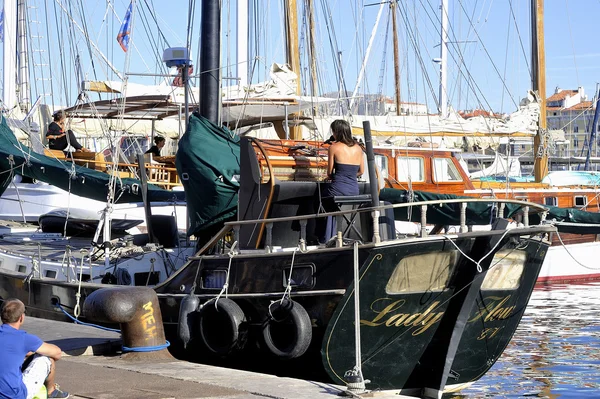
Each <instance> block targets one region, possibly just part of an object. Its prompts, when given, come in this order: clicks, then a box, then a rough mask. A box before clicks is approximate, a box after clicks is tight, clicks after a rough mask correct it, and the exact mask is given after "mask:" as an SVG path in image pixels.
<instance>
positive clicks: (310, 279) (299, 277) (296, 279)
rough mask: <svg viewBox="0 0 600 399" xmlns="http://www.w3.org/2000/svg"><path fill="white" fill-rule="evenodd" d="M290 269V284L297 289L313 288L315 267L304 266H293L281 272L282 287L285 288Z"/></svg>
mask: <svg viewBox="0 0 600 399" xmlns="http://www.w3.org/2000/svg"><path fill="white" fill-rule="evenodd" d="M290 269H291V270H292V279H291V281H290V284H291V286H292V287H297V288H313V287H314V286H315V278H314V275H315V272H314V271H315V265H314V264H312V263H310V264H304V265H294V267H293V268H292V267H288V268H286V269H284V270H283V287H287V284H288V278H289V277H290Z"/></svg>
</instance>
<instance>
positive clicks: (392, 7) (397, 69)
mask: <svg viewBox="0 0 600 399" xmlns="http://www.w3.org/2000/svg"><path fill="white" fill-rule="evenodd" d="M390 15H391V16H392V33H393V36H394V38H393V39H394V40H393V42H394V87H395V91H396V115H400V57H399V56H398V27H397V26H396V0H392V1H391V2H390Z"/></svg>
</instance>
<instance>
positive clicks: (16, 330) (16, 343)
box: [0, 299, 69, 399]
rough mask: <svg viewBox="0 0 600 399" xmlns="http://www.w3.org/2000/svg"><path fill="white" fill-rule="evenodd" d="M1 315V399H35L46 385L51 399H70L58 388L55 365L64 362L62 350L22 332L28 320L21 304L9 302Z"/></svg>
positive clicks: (9, 300)
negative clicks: (22, 327)
mask: <svg viewBox="0 0 600 399" xmlns="http://www.w3.org/2000/svg"><path fill="white" fill-rule="evenodd" d="M1 314H2V316H1V319H2V325H0V359H2V361H0V398H3V399H4V398H10V399H26V398H32V397H33V396H34V395H37V394H38V392H40V389H41V388H42V384H44V385H45V386H46V392H47V394H48V398H68V397H69V393H68V392H65V391H62V390H60V388H58V385H56V384H54V374H55V368H54V363H55V361H57V360H59V359H60V358H61V356H62V351H61V349H60V348H59V347H58V346H56V345H53V344H48V343H46V342H43V341H42V340H41V339H40V338H38V337H36V336H35V335H32V334H28V333H27V332H25V331H23V330H21V329H20V328H21V326H22V325H23V322H24V320H25V305H23V302H21V301H20V300H18V299H7V300H5V301H4V303H3V304H2V311H1ZM25 358H27V360H26V362H25V364H26V367H25V369H24V370H23V368H22V367H23V366H24V363H23V359H25Z"/></svg>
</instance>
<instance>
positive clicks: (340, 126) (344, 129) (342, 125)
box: [331, 119, 356, 147]
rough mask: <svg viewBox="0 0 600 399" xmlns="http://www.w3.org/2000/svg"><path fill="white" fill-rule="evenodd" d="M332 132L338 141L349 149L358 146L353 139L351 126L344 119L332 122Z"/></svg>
mask: <svg viewBox="0 0 600 399" xmlns="http://www.w3.org/2000/svg"><path fill="white" fill-rule="evenodd" d="M331 131H332V132H333V133H334V134H335V138H336V141H339V142H340V143H344V144H346V145H347V146H349V147H352V146H353V145H354V144H356V141H355V140H354V138H352V128H350V124H349V123H348V122H346V121H345V120H343V119H336V120H334V121H333V122H331Z"/></svg>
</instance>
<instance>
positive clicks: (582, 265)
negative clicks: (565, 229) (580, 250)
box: [556, 230, 600, 270]
mask: <svg viewBox="0 0 600 399" xmlns="http://www.w3.org/2000/svg"><path fill="white" fill-rule="evenodd" d="M556 237H558V241H560V244H561V245H562V246H563V248H564V249H565V251H567V254H569V256H570V257H571V259H573V260H574V261H575V262H576V263H577V264H578V265H579V266H581V267H583V268H585V269H588V270H600V267H591V266H586V265H584V264H583V263H581V262H580V261H578V260H577V259H576V258H575V257H574V256H573V254H572V253H571V252H570V251H569V248H567V246H566V245H565V243H564V242H563V240H562V238H561V237H560V234H559V233H558V230H557V231H556Z"/></svg>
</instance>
